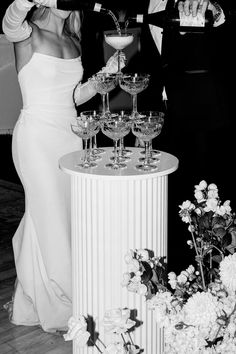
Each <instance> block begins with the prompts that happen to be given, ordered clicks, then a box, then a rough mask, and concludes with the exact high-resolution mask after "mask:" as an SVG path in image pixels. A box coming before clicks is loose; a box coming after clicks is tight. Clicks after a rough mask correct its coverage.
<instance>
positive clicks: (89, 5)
mask: <svg viewBox="0 0 236 354" xmlns="http://www.w3.org/2000/svg"><path fill="white" fill-rule="evenodd" d="M57 9H59V10H68V11H69V10H72V11H74V10H90V11H95V12H100V13H105V14H107V13H108V12H109V10H108V9H106V8H104V7H103V5H102V4H101V3H98V2H95V1H92V0H57Z"/></svg>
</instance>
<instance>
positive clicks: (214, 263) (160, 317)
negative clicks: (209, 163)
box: [123, 181, 236, 354]
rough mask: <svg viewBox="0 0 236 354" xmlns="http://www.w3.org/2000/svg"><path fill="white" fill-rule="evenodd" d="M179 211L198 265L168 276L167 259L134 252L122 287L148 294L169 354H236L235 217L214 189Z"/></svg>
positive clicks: (205, 188)
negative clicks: (185, 224) (162, 331)
mask: <svg viewBox="0 0 236 354" xmlns="http://www.w3.org/2000/svg"><path fill="white" fill-rule="evenodd" d="M194 197H195V200H194V202H190V201H189V200H187V201H185V202H184V203H183V204H182V205H181V206H180V212H179V214H180V217H181V218H182V220H183V221H184V222H185V223H187V224H188V230H189V232H190V234H191V239H190V240H189V241H188V244H189V246H190V248H192V249H194V250H195V254H196V256H195V261H196V265H195V266H193V265H190V266H189V267H188V268H187V269H185V270H183V271H182V272H181V273H180V274H179V275H176V274H175V273H174V272H170V273H169V274H168V275H167V276H166V273H167V272H166V269H167V267H166V263H165V259H164V258H163V257H155V255H154V254H153V252H152V251H150V250H146V249H141V250H130V251H129V252H128V253H127V255H126V256H125V261H126V263H127V267H128V271H127V272H126V273H125V274H124V277H123V286H126V287H127V289H128V290H129V291H133V292H136V293H138V294H141V295H144V296H145V297H146V300H147V305H148V306H149V308H150V309H153V310H154V311H155V314H156V320H157V322H158V324H159V325H160V326H162V327H164V329H165V331H164V333H165V353H166V354H174V353H175V354H201V353H212V354H213V353H219V354H223V353H224V354H233V353H236V338H235V337H236V336H235V334H236V253H234V252H235V248H236V217H235V213H233V212H232V211H231V207H230V201H225V202H224V203H221V201H220V199H219V195H218V188H217V186H216V185H215V184H209V185H207V183H206V182H205V181H201V182H200V184H199V185H197V186H195V191H194Z"/></svg>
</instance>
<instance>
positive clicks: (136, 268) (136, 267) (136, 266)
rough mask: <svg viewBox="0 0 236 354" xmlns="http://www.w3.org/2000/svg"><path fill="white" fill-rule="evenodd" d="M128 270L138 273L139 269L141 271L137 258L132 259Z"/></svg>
mask: <svg viewBox="0 0 236 354" xmlns="http://www.w3.org/2000/svg"><path fill="white" fill-rule="evenodd" d="M128 271H129V273H132V272H133V273H136V272H137V271H139V262H138V261H137V259H132V260H131V261H130V263H129V264H128Z"/></svg>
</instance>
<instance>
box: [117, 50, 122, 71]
mask: <svg viewBox="0 0 236 354" xmlns="http://www.w3.org/2000/svg"><path fill="white" fill-rule="evenodd" d="M120 54H121V50H120V49H118V74H120V73H121V71H120Z"/></svg>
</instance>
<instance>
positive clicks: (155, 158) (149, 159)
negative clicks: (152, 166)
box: [138, 157, 160, 163]
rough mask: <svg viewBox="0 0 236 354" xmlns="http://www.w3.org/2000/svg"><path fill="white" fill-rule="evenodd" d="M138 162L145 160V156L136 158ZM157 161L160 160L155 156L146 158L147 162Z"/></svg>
mask: <svg viewBox="0 0 236 354" xmlns="http://www.w3.org/2000/svg"><path fill="white" fill-rule="evenodd" d="M138 160H139V161H140V162H144V161H145V157H140V158H139V159H138ZM149 162H150V163H157V162H160V159H158V158H157V157H149V158H148V163H149Z"/></svg>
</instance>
